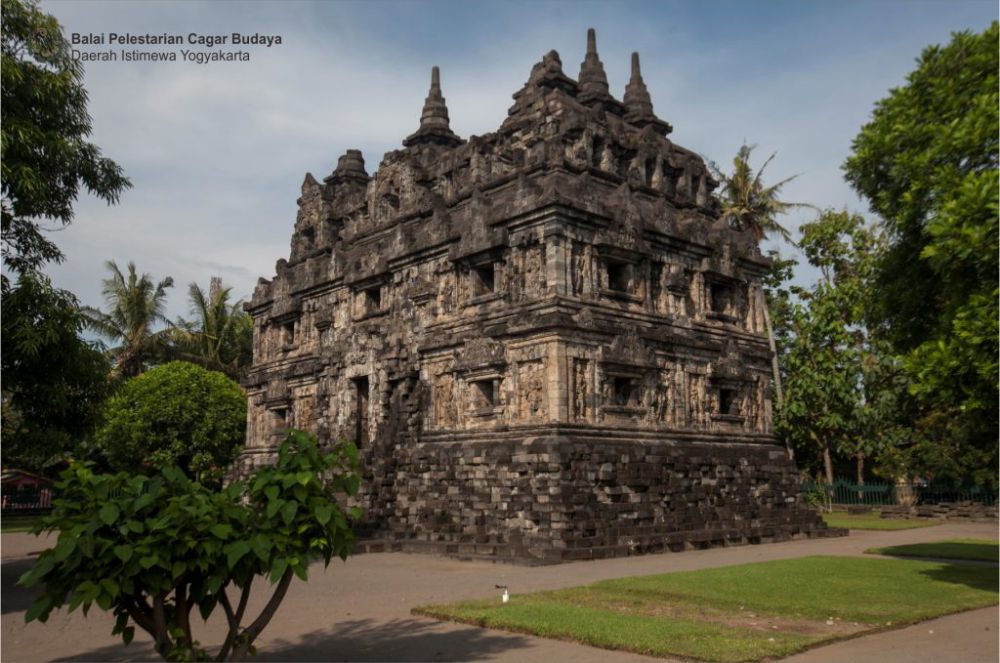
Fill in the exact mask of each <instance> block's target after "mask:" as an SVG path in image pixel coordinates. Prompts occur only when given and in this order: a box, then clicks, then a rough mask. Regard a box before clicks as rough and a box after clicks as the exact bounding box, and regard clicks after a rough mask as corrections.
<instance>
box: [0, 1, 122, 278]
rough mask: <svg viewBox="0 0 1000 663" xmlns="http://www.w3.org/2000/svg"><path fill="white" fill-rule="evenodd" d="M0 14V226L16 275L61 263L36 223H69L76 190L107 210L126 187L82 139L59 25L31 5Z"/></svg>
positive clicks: (80, 92) (77, 94) (75, 70)
mask: <svg viewBox="0 0 1000 663" xmlns="http://www.w3.org/2000/svg"><path fill="white" fill-rule="evenodd" d="M0 14H2V22H3V34H2V37H0V68H2V77H0V79H2V83H0V137H2V156H0V182H2V205H0V208H2V222H0V228H2V241H3V262H4V264H5V265H6V266H7V267H8V268H9V269H11V270H12V271H13V272H15V273H18V274H20V273H24V272H26V271H30V270H36V269H38V268H40V267H42V266H43V265H44V264H45V263H47V262H50V261H59V260H61V259H62V252H61V251H60V250H59V248H58V247H57V246H56V245H55V244H54V243H53V242H52V241H51V240H49V239H48V238H46V237H45V235H44V234H43V230H42V227H41V225H40V224H41V223H43V222H45V221H51V222H54V223H55V224H56V225H65V224H68V223H69V222H70V221H71V220H72V218H73V203H74V202H75V201H76V198H77V196H78V194H79V193H80V190H81V188H82V189H86V190H87V191H89V192H90V193H92V194H94V195H95V196H97V197H99V198H101V199H103V200H106V201H107V202H108V203H109V204H110V203H114V202H116V201H117V200H118V198H119V196H120V195H121V193H122V192H123V191H124V190H125V189H127V188H128V187H129V186H131V184H130V183H129V180H128V178H126V177H125V175H124V173H123V172H122V169H121V168H120V167H119V166H118V165H117V164H116V163H115V162H114V161H111V160H110V159H107V158H104V157H102V156H101V151H100V149H98V148H97V146H95V145H94V144H92V143H89V142H87V140H86V138H87V137H88V136H89V135H90V132H91V120H90V115H89V114H88V113H87V91H86V90H85V89H84V87H83V67H82V66H81V64H80V63H79V62H78V61H76V60H74V59H73V57H72V55H71V52H70V46H69V44H68V43H67V41H66V39H65V37H64V36H63V34H62V30H61V28H60V26H59V23H58V22H57V21H56V20H55V18H53V17H52V16H49V15H47V14H44V13H43V12H41V11H40V10H39V9H38V6H37V3H35V2H32V1H30V0H27V1H25V0H4V2H3V3H2V4H0ZM8 288H9V283H8V281H7V277H6V275H5V276H4V277H3V290H4V292H6V291H7V289H8Z"/></svg>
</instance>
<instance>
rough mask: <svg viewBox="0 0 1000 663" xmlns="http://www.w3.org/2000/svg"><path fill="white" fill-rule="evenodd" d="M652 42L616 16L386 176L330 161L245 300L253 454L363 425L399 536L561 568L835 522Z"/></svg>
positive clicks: (269, 455) (391, 541) (399, 542)
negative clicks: (779, 413)
mask: <svg viewBox="0 0 1000 663" xmlns="http://www.w3.org/2000/svg"><path fill="white" fill-rule="evenodd" d="M671 129H672V127H671V126H670V124H669V123H668V122H666V121H664V120H663V119H661V118H659V117H657V116H656V115H655V114H654V113H653V105H652V102H651V101H650V95H649V92H648V91H647V89H646V85H645V83H644V82H643V79H642V75H641V73H640V70H639V58H638V55H637V54H633V55H632V76H631V80H630V81H629V83H628V85H627V86H626V88H625V93H624V95H623V97H622V99H621V100H618V99H615V98H614V97H613V96H612V95H611V94H610V92H609V89H608V82H607V78H606V76H605V72H604V66H603V64H602V62H601V60H600V59H599V57H598V54H597V49H596V45H595V37H594V33H593V31H590V32H589V34H588V38H587V52H586V56H585V57H584V60H583V63H582V64H581V67H580V73H579V76H578V78H577V79H576V80H574V79H572V78H570V77H569V76H567V75H566V73H564V71H563V66H562V62H561V61H560V58H559V55H558V54H557V53H556V52H555V51H550V52H549V53H548V54H546V55H545V56H544V57H543V58H542V60H541V62H539V63H538V64H536V65H535V66H534V67H533V68H532V70H531V75H530V77H529V78H528V81H527V83H525V85H524V87H522V88H521V89H520V90H518V91H517V92H515V93H514V105H513V106H511V108H510V110H509V111H508V114H507V119H506V120H504V122H503V124H501V126H500V128H499V129H498V130H497V131H496V132H494V133H489V134H486V135H483V136H471V137H469V138H468V139H463V138H461V137H460V136H457V135H456V134H455V133H454V132H453V131H452V130H451V128H450V125H449V117H448V108H447V106H446V105H445V98H444V97H443V96H442V88H441V83H440V78H439V72H438V68H437V67H434V69H433V72H432V74H431V86H430V92H429V94H428V95H427V99H426V100H425V102H424V107H423V112H422V113H421V116H420V124H419V127H417V130H416V131H415V132H414V133H412V134H411V135H410V136H408V137H407V138H406V139H405V140H404V141H403V149H401V150H396V151H393V152H389V153H387V154H386V155H385V157H384V158H383V160H382V163H381V164H379V167H378V170H377V171H375V172H374V173H373V174H369V173H368V172H367V170H366V169H365V162H364V159H363V158H362V155H361V152H360V151H358V150H347V152H346V153H345V154H344V155H343V156H341V157H340V159H339V161H338V163H337V167H336V169H335V170H334V171H333V172H332V173H331V174H330V175H328V176H327V177H325V178H324V179H323V181H322V182H319V181H317V180H316V179H315V178H314V177H313V176H312V175H309V174H307V175H306V177H305V181H304V182H303V184H302V196H301V197H300V198H299V200H298V206H299V211H298V216H297V218H296V221H295V229H294V233H293V235H292V241H291V253H290V255H289V257H288V259H287V260H284V259H282V260H278V262H277V265H276V268H275V269H276V272H277V274H276V276H275V277H274V278H273V279H271V280H269V281H268V280H265V279H261V280H260V281H259V283H258V285H257V287H256V289H255V291H254V295H253V298H252V301H251V302H250V303H249V304H247V310H248V311H249V312H250V313H251V314H252V316H253V319H254V362H253V366H252V368H251V370H250V371H249V372H248V374H247V375H246V377H245V379H244V386H245V388H246V390H247V394H248V397H249V415H248V432H247V435H248V438H247V448H246V451H245V452H244V454H243V455H242V456H241V458H240V459H239V461H238V462H239V465H238V467H239V468H241V469H242V470H246V469H249V468H251V467H253V466H256V465H258V464H261V463H267V462H271V460H272V459H273V457H274V450H275V447H276V445H277V443H278V442H279V441H280V439H281V437H282V431H283V430H284V429H285V428H286V427H289V426H292V427H296V428H301V429H305V430H309V431H313V432H315V433H316V434H318V435H319V437H320V439H321V440H325V441H330V440H333V439H335V438H338V437H343V438H347V439H349V440H352V441H355V442H356V443H357V444H358V446H359V447H360V450H361V458H362V465H363V473H364V479H365V481H364V485H363V488H362V492H361V494H360V496H359V498H358V499H359V502H360V505H361V506H363V507H364V509H365V514H366V515H365V518H366V528H367V531H368V532H369V534H370V535H371V536H372V537H374V538H375V540H378V541H381V542H384V543H385V547H386V549H390V550H412V551H434V552H440V553H444V554H454V555H460V556H468V557H479V556H483V557H489V558H493V559H511V560H516V561H527V562H536V563H544V562H558V561H564V560H575V559H591V558H602V557H613V556H623V555H630V554H639V553H646V552H658V551H664V550H683V549H685V548H691V547H706V546H710V545H728V544H736V543H756V542H762V541H773V540H783V539H788V538H792V537H798V536H817V535H825V534H833V533H838V532H834V531H831V530H826V529H825V527H824V525H823V524H822V522H821V521H820V519H819V518H818V517H817V516H816V515H815V513H814V512H812V511H811V510H810V509H808V508H807V507H806V506H805V504H804V503H803V500H802V497H801V494H800V486H799V480H798V475H797V472H796V469H795V466H794V463H793V462H792V461H790V460H789V459H788V458H787V457H786V454H785V451H784V449H782V448H780V447H778V446H777V445H775V444H774V440H773V438H772V435H771V402H770V396H769V389H770V387H769V380H770V373H769V371H770V359H771V355H770V352H769V349H768V343H767V337H766V333H765V328H764V317H763V310H762V306H763V297H762V293H761V286H760V281H761V277H762V276H763V275H764V274H765V273H766V272H767V270H768V267H769V262H768V260H767V259H766V258H764V257H763V256H762V255H761V253H760V250H759V248H758V246H757V243H756V242H755V241H754V238H753V237H752V235H751V234H750V233H748V232H740V231H737V230H734V229H733V228H731V227H730V226H729V225H728V224H727V222H726V221H725V220H723V219H721V218H720V212H719V207H718V205H717V203H716V202H715V201H714V199H713V197H712V189H713V188H714V187H715V186H716V185H717V182H716V181H714V180H713V179H712V176H711V174H710V172H709V170H708V169H707V168H706V166H705V163H704V161H703V160H702V158H701V157H699V156H698V155H697V154H695V153H694V152H691V151H690V150H687V149H685V148H683V147H681V146H679V145H677V144H675V143H673V142H672V141H671V140H670V139H668V138H667V136H668V135H669V134H670V132H671Z"/></svg>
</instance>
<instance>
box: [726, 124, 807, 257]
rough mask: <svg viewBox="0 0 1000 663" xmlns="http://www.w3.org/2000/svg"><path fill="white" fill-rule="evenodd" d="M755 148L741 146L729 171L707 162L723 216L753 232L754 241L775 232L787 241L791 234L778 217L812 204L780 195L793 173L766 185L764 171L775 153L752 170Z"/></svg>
mask: <svg viewBox="0 0 1000 663" xmlns="http://www.w3.org/2000/svg"><path fill="white" fill-rule="evenodd" d="M756 147H757V146H756V145H747V144H743V145H741V146H740V149H739V150H738V151H737V152H736V156H735V157H733V170H732V172H731V173H724V172H722V170H721V169H719V167H718V166H716V165H715V164H712V163H710V164H709V166H710V168H711V169H712V171H713V175H715V177H716V178H717V179H718V180H719V182H720V184H721V185H722V186H721V187H720V192H719V196H718V198H719V203H720V204H721V206H722V215H723V216H724V217H725V218H727V219H729V221H730V223H731V224H732V225H733V227H735V228H738V229H739V230H746V231H748V232H750V233H752V234H753V236H754V238H755V239H756V240H757V241H760V240H762V239H764V237H766V236H767V235H778V236H779V237H781V238H782V239H784V240H786V241H790V240H791V234H790V233H789V232H788V230H786V229H785V228H784V226H782V225H781V224H780V223H778V219H777V217H778V216H780V215H781V214H785V213H786V212H788V211H789V210H791V209H793V208H795V207H811V206H810V205H806V204H804V203H791V202H787V201H784V200H781V199H780V198H779V196H780V195H781V188H782V187H783V186H785V185H786V184H788V183H789V182H791V181H792V180H794V179H795V178H796V177H797V176H796V175H792V176H791V177H786V178H785V179H783V180H780V181H778V182H776V183H774V184H771V185H769V186H765V184H764V170H765V169H766V168H767V166H768V164H770V163H771V161H773V160H774V157H775V154H772V155H771V156H769V157H768V158H767V159H765V160H764V163H763V165H761V167H760V168H759V169H758V170H757V172H756V173H755V172H754V170H753V167H752V166H751V165H750V155H751V153H752V152H753V151H754V149H755V148H756Z"/></svg>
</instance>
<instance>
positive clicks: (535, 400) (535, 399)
mask: <svg viewBox="0 0 1000 663" xmlns="http://www.w3.org/2000/svg"><path fill="white" fill-rule="evenodd" d="M546 394H547V392H546V389H545V362H543V361H541V360H537V361H526V362H521V363H520V364H519V365H518V394H517V396H518V404H519V407H518V416H519V417H520V418H521V419H522V420H529V419H542V418H544V417H545V415H546V411H547V409H548V408H547V404H546Z"/></svg>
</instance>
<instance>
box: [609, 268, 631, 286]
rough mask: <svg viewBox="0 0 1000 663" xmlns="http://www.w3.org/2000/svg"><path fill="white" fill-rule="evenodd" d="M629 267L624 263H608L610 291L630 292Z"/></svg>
mask: <svg viewBox="0 0 1000 663" xmlns="http://www.w3.org/2000/svg"><path fill="white" fill-rule="evenodd" d="M628 286H629V265H627V264H626V263H623V262H609V263H608V289H609V290H616V291H618V292H628Z"/></svg>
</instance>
